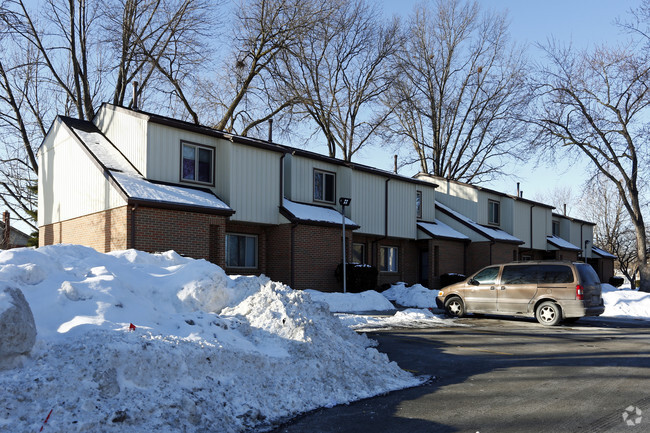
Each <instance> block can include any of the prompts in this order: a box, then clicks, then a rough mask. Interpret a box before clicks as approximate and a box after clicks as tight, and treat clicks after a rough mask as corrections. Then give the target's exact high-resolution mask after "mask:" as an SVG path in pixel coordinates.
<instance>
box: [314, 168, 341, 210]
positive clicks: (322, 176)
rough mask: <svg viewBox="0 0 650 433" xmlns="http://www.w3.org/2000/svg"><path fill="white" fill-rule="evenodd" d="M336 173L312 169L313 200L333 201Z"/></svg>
mask: <svg viewBox="0 0 650 433" xmlns="http://www.w3.org/2000/svg"><path fill="white" fill-rule="evenodd" d="M335 196H336V175H335V174H334V173H330V172H328V171H322V170H314V201H324V202H327V203H334V197H335Z"/></svg>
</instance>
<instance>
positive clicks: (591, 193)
mask: <svg viewBox="0 0 650 433" xmlns="http://www.w3.org/2000/svg"><path fill="white" fill-rule="evenodd" d="M580 210H581V212H582V214H583V215H584V216H585V218H588V219H589V221H592V222H594V223H596V226H595V227H594V245H596V246H597V247H600V248H602V249H604V250H605V251H608V252H610V253H612V254H614V255H615V256H616V264H615V265H616V268H617V269H618V270H620V271H621V273H622V274H623V275H624V276H625V278H627V279H628V281H630V282H632V283H633V282H634V281H635V278H636V273H637V272H638V264H637V251H636V236H635V234H634V227H633V226H632V224H631V223H630V218H629V215H628V213H627V211H626V210H625V206H624V204H623V200H622V199H621V197H620V195H619V194H618V191H617V190H616V187H615V186H614V184H612V183H611V182H610V181H609V180H608V179H606V178H605V176H603V175H602V174H601V175H596V176H594V177H593V178H592V179H591V181H590V182H589V183H588V184H587V186H586V188H585V191H584V194H583V197H582V199H581V200H580Z"/></svg>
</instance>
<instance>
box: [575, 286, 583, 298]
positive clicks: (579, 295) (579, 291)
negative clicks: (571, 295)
mask: <svg viewBox="0 0 650 433" xmlns="http://www.w3.org/2000/svg"><path fill="white" fill-rule="evenodd" d="M576 299H577V300H579V301H582V300H584V299H585V289H583V288H582V286H581V285H580V284H578V285H577V286H576Z"/></svg>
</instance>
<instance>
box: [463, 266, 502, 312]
mask: <svg viewBox="0 0 650 433" xmlns="http://www.w3.org/2000/svg"><path fill="white" fill-rule="evenodd" d="M499 268H500V267H499V266H490V267H489V268H485V269H483V270H482V271H480V272H479V273H478V274H476V275H474V278H472V280H471V281H470V284H469V285H467V288H466V289H465V307H466V309H467V311H468V312H480V313H495V312H496V311H497V290H496V288H497V286H496V283H497V281H498V278H499Z"/></svg>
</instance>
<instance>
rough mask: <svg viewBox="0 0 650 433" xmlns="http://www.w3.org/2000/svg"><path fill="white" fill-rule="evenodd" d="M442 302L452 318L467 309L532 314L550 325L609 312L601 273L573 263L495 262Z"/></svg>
mask: <svg viewBox="0 0 650 433" xmlns="http://www.w3.org/2000/svg"><path fill="white" fill-rule="evenodd" d="M436 304H438V307H439V308H444V310H445V311H446V313H447V314H448V315H450V316H452V317H462V316H464V315H465V314H466V313H484V314H504V315H512V316H527V317H535V318H537V321H539V323H541V324H542V325H547V326H553V325H557V324H559V323H560V322H561V321H562V320H566V321H573V320H577V319H579V318H580V317H583V316H599V315H601V314H602V313H603V312H604V311H605V306H604V304H603V299H602V296H601V287H600V280H599V279H598V275H597V274H596V271H594V269H593V268H592V267H591V265H589V264H586V263H573V262H567V261H527V262H513V263H506V264H500V265H491V266H488V267H485V268H483V269H481V270H480V271H478V272H477V273H475V274H474V275H472V276H471V277H469V278H468V279H466V280H465V281H462V282H460V283H456V284H452V285H451V286H447V287H444V288H443V289H442V290H440V291H439V292H438V296H437V297H436Z"/></svg>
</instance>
